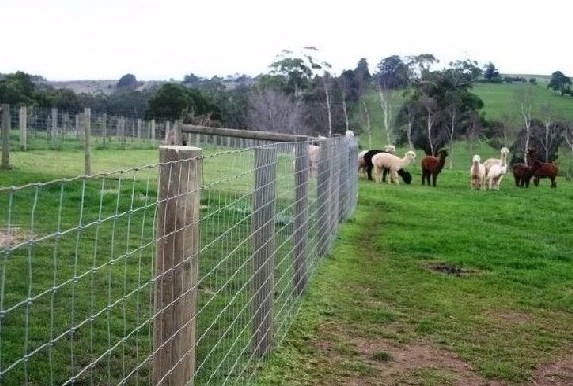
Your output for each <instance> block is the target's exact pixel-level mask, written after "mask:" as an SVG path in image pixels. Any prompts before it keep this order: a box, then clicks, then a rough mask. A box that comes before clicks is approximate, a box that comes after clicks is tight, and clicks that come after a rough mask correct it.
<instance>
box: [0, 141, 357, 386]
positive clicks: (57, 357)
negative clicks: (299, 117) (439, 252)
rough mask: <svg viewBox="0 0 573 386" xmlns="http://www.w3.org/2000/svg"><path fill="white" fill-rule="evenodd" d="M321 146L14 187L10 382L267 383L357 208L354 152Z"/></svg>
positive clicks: (232, 152) (248, 151) (0, 250)
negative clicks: (263, 379)
mask: <svg viewBox="0 0 573 386" xmlns="http://www.w3.org/2000/svg"><path fill="white" fill-rule="evenodd" d="M225 141H226V140H225ZM229 143H230V144H233V143H235V144H237V142H232V141H229ZM223 146H226V142H225V143H224V145H223ZM319 148H320V152H319V154H314V155H311V153H310V152H309V150H308V149H309V143H306V142H293V143H274V144H264V145H260V146H255V147H245V148H240V149H237V148H235V149H231V148H229V150H221V149H220V148H218V149H215V150H211V151H205V150H204V151H203V152H202V153H200V155H197V154H199V153H193V154H194V155H193V156H192V157H191V158H183V159H168V160H162V161H161V162H159V163H156V164H153V165H148V166H143V167H140V168H134V169H130V170H124V171H121V172H116V173H109V174H100V175H96V176H92V177H78V178H74V179H62V180H57V181H52V182H48V183H35V184H29V185H26V186H18V187H2V188H0V205H1V207H2V208H4V209H3V214H2V224H1V225H0V279H1V281H0V384H6V385H11V384H49V385H61V384H63V385H65V384H90V385H100V384H136V385H137V384H142V385H147V384H159V383H162V382H164V381H167V380H169V379H177V378H173V377H177V376H178V375H176V374H177V373H178V372H179V370H180V368H184V367H186V366H187V367H189V366H190V369H189V368H188V369H187V370H186V371H187V372H188V374H187V375H185V377H186V378H185V380H186V381H188V378H187V377H192V378H193V379H194V383H195V384H200V385H208V384H213V385H223V384H247V383H249V382H250V381H252V379H253V377H255V374H256V371H255V370H256V368H257V364H258V362H259V359H260V358H261V357H264V356H265V355H267V354H268V353H269V352H271V351H272V349H274V348H275V347H277V346H278V345H280V342H281V341H282V340H283V338H284V337H285V335H286V334H287V332H288V329H289V326H290V324H291V323H292V320H293V318H294V316H295V315H296V311H297V309H298V307H299V305H300V302H301V299H302V297H301V294H302V293H303V292H304V288H305V287H306V285H307V283H308V281H309V280H310V279H311V278H312V274H313V272H314V271H315V270H316V268H317V267H318V265H319V264H318V263H319V261H320V258H321V256H324V255H325V254H326V253H328V250H329V248H330V246H331V244H332V242H333V240H334V236H335V234H336V231H337V227H338V224H339V223H340V222H341V221H342V220H343V219H345V218H347V217H348V216H349V215H350V214H351V213H352V211H353V210H354V207H355V205H356V180H357V178H356V177H357V176H356V167H355V163H356V161H355V160H356V157H357V154H356V153H357V150H356V149H357V148H356V144H355V142H354V141H353V140H352V139H348V138H343V137H340V138H332V139H328V140H323V141H322V142H321V143H320V147H319ZM196 151H199V149H197V150H196ZM193 181H195V185H193V183H192V182H193ZM197 181H200V184H199V183H197ZM193 200H195V201H193ZM195 231H196V233H193V232H195ZM166 248H167V249H166ZM170 256H171V257H170ZM170 258H173V260H174V261H175V260H176V259H177V258H179V259H180V260H177V261H175V263H173V265H172V266H168V265H167V260H169V259H170ZM185 275H187V276H185ZM166 299H167V301H166ZM183 306H184V307H191V308H184V310H186V311H184V312H183V313H180V314H177V315H176V314H171V311H173V310H175V309H181V308H180V307H183ZM167 331H171V332H169V333H168V334H166V332H167ZM181 342H183V343H181ZM168 351H169V353H170V354H169V355H164V354H165V353H167V352H168ZM174 353H175V354H174ZM167 357H169V358H168V361H169V363H163V361H164V360H165V358H167Z"/></svg>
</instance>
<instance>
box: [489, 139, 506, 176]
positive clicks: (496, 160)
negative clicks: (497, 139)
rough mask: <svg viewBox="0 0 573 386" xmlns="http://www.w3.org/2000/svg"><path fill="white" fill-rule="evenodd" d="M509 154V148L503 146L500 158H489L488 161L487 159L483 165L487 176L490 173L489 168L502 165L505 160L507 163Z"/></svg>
mask: <svg viewBox="0 0 573 386" xmlns="http://www.w3.org/2000/svg"><path fill="white" fill-rule="evenodd" d="M508 154H509V149H508V148H507V147H505V146H503V147H502V148H501V151H500V157H499V158H488V159H486V160H485V162H484V163H483V166H485V174H486V175H487V173H488V172H489V168H490V167H492V165H495V164H501V163H502V161H503V160H505V162H507V155H508Z"/></svg>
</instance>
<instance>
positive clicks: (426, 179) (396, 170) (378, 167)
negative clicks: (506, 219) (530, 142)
mask: <svg viewBox="0 0 573 386" xmlns="http://www.w3.org/2000/svg"><path fill="white" fill-rule="evenodd" d="M395 151H396V148H395V147H394V146H392V145H389V146H386V147H384V149H383V150H364V151H362V152H360V154H359V155H358V172H359V173H362V174H364V175H365V176H367V177H368V179H369V180H377V181H378V182H383V181H386V174H387V173H390V180H389V183H394V184H399V176H400V177H402V180H403V181H404V182H405V183H407V184H409V183H411V180H412V175H411V174H410V173H409V172H407V171H406V170H405V169H404V168H405V167H406V166H408V165H410V164H411V163H412V162H413V161H414V160H415V159H416V153H415V152H413V151H411V150H410V151H407V152H406V153H405V154H404V156H403V157H402V158H400V157H398V156H397V155H396V154H395ZM447 156H448V152H447V151H446V150H440V151H438V153H437V155H425V156H424V157H423V158H422V161H421V167H422V185H426V184H427V185H428V186H430V185H433V186H436V182H437V178H438V175H439V174H440V172H441V171H442V169H443V167H444V165H445V161H446V157H447ZM508 156H509V149H508V148H507V147H505V146H503V147H502V148H501V151H500V157H499V158H489V159H487V160H485V162H483V163H482V162H481V158H480V156H479V154H475V155H474V156H473V158H472V162H471V166H470V187H471V188H472V189H475V190H486V189H487V190H499V188H500V185H501V181H502V180H503V177H504V175H505V174H507V172H508V169H511V171H512V172H513V176H514V179H515V185H516V186H518V187H528V186H529V182H530V181H531V179H532V178H533V179H534V180H533V182H534V184H535V186H537V185H539V180H540V179H541V178H548V179H549V180H550V181H551V187H552V188H555V187H556V186H557V185H556V183H555V178H556V176H557V174H558V172H559V169H558V167H557V166H556V165H555V164H554V163H552V162H542V161H540V160H538V159H537V157H536V153H535V150H533V149H530V150H529V151H528V153H527V157H526V160H527V162H525V163H516V164H513V165H512V166H511V167H510V165H509V163H508ZM372 171H374V173H375V176H374V178H373V176H372Z"/></svg>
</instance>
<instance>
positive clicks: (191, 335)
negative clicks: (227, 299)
mask: <svg viewBox="0 0 573 386" xmlns="http://www.w3.org/2000/svg"><path fill="white" fill-rule="evenodd" d="M200 155H201V149H199V148H196V147H187V146H160V148H159V162H160V165H159V186H158V188H157V189H158V201H157V222H156V224H157V225H156V235H157V238H156V251H157V252H156V259H155V276H154V277H155V289H154V307H155V309H154V314H155V315H157V316H156V317H155V319H154V322H153V352H154V355H153V384H154V385H156V384H165V385H187V384H193V374H194V370H195V326H196V313H197V281H198V254H199V208H200V187H201V175H202V172H201V168H202V163H201V162H202V161H201V158H200Z"/></svg>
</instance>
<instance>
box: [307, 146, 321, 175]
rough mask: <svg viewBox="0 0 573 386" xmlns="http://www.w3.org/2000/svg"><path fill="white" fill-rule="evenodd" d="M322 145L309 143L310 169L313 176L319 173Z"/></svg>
mask: <svg viewBox="0 0 573 386" xmlns="http://www.w3.org/2000/svg"><path fill="white" fill-rule="evenodd" d="M319 156H320V146H315V145H308V171H309V174H310V176H311V177H313V176H315V175H316V174H317V170H318V157H319Z"/></svg>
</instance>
